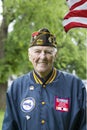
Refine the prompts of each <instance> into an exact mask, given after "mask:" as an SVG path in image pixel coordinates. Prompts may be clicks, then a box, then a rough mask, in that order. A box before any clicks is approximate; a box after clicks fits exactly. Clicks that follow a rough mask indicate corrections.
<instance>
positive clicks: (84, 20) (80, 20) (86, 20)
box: [63, 17, 87, 26]
mask: <svg viewBox="0 0 87 130" xmlns="http://www.w3.org/2000/svg"><path fill="white" fill-rule="evenodd" d="M71 22H78V23H81V24H86V25H87V18H83V17H70V18H69V19H64V21H63V26H66V25H67V24H69V23H71Z"/></svg>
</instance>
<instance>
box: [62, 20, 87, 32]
mask: <svg viewBox="0 0 87 130" xmlns="http://www.w3.org/2000/svg"><path fill="white" fill-rule="evenodd" d="M75 27H82V28H87V25H86V24H82V23H79V22H71V23H69V24H67V25H66V26H64V29H65V31H66V32H68V30H70V29H71V28H75Z"/></svg>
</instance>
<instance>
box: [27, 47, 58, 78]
mask: <svg viewBox="0 0 87 130" xmlns="http://www.w3.org/2000/svg"><path fill="white" fill-rule="evenodd" d="M56 52H57V50H56V49H55V48H54V47H48V46H34V47H31V48H29V60H30V61H31V63H32V64H33V67H34V70H35V71H36V72H37V73H38V74H39V75H40V76H47V74H48V73H49V72H50V71H51V70H52V67H53V62H54V59H55V56H56Z"/></svg>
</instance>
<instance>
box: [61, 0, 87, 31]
mask: <svg viewBox="0 0 87 130" xmlns="http://www.w3.org/2000/svg"><path fill="white" fill-rule="evenodd" d="M66 2H67V4H68V6H69V12H68V13H67V14H66V15H65V17H64V20H63V26H64V29H65V31H66V32H68V31H69V30H70V29H72V28H75V27H82V28H87V0H66Z"/></svg>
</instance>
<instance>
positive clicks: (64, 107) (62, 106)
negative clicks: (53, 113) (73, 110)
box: [55, 96, 69, 112]
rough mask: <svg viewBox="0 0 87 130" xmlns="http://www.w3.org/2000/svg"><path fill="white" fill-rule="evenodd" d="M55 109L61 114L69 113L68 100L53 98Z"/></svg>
mask: <svg viewBox="0 0 87 130" xmlns="http://www.w3.org/2000/svg"><path fill="white" fill-rule="evenodd" d="M55 109H56V110H59V111H61V112H68V111H69V99H68V98H58V97H57V96H56V97H55Z"/></svg>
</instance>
